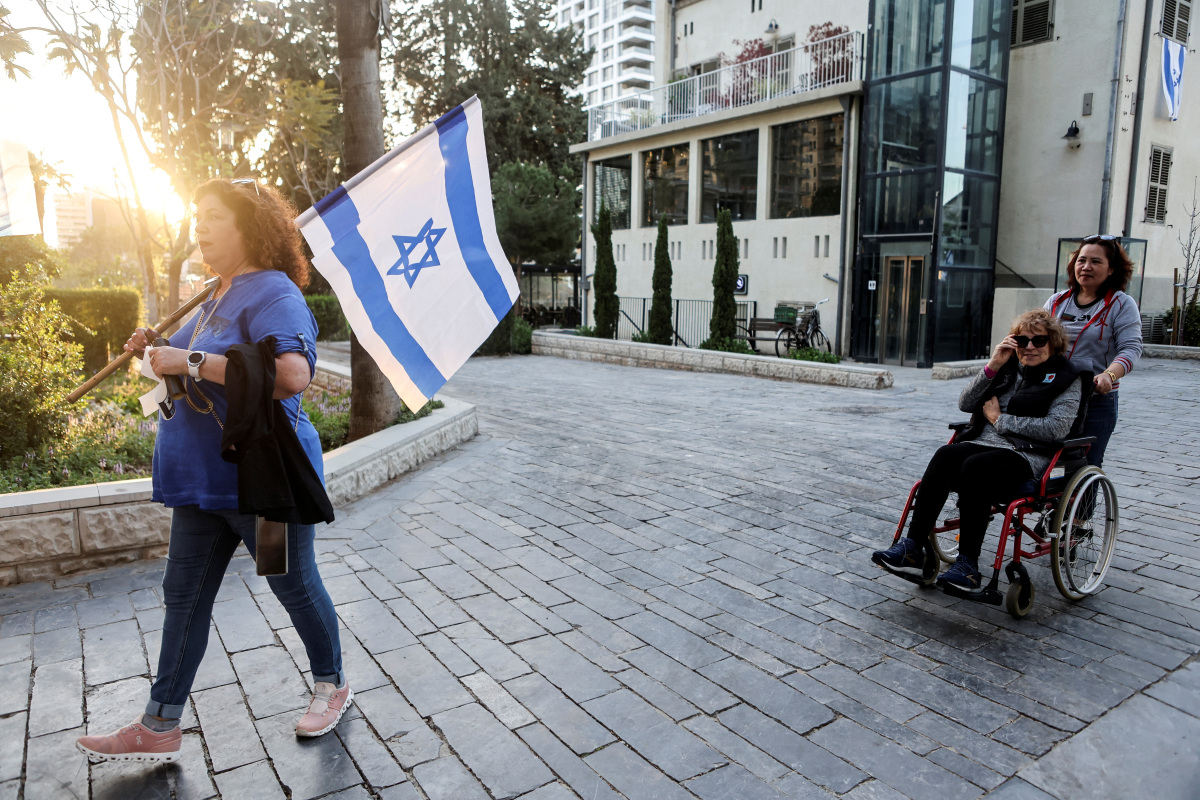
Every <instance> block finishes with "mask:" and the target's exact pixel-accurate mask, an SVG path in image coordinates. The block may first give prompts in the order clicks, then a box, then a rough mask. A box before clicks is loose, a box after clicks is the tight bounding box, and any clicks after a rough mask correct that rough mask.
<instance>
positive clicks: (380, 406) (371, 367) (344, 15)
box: [337, 0, 416, 441]
mask: <svg viewBox="0 0 1200 800" xmlns="http://www.w3.org/2000/svg"><path fill="white" fill-rule="evenodd" d="M380 2H381V0H338V3H337V39H338V60H339V61H340V62H341V86H342V116H343V119H344V120H345V136H346V139H345V144H346V162H345V164H346V176H347V177H349V176H351V175H355V174H357V173H358V172H360V171H361V170H362V169H363V168H364V167H366V166H368V165H369V164H371V162H373V161H375V160H376V159H377V158H379V157H380V156H382V155H383V98H382V94H381V88H380V84H379V4H380ZM382 2H387V0H382ZM350 391H351V394H350V434H349V438H350V441H354V440H355V439H361V438H362V437H364V436H367V435H370V434H372V433H375V432H376V431H381V430H383V429H384V428H386V427H387V426H388V425H390V424H391V423H392V422H394V421H395V419H396V417H397V416H398V415H399V414H400V408H401V405H400V397H399V396H398V395H397V394H396V391H395V390H394V389H393V388H392V385H391V384H390V383H389V382H388V380H387V378H385V377H384V376H383V373H382V372H380V371H379V367H377V366H376V365H375V362H374V361H373V360H372V359H371V356H370V355H369V354H368V353H367V351H366V350H364V349H363V348H362V345H360V344H359V343H358V338H357V337H356V336H354V334H351V335H350ZM413 410H414V411H415V410H416V409H413Z"/></svg>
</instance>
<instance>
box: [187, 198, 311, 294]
mask: <svg viewBox="0 0 1200 800" xmlns="http://www.w3.org/2000/svg"><path fill="white" fill-rule="evenodd" d="M208 195H214V196H216V198H217V199H218V200H220V201H221V202H222V203H223V204H224V205H225V206H227V207H228V208H229V209H230V210H232V211H233V215H234V219H235V220H236V224H237V229H238V230H239V231H241V233H242V238H243V239H244V240H245V243H246V255H247V256H249V258H250V263H252V264H253V265H254V266H256V267H259V268H260V269H276V270H279V271H280V272H283V273H286V274H287V276H288V277H289V278H291V279H292V283H294V284H296V285H297V286H299V287H300V288H301V289H303V288H304V287H305V286H308V282H309V280H311V279H312V265H311V264H309V263H308V259H307V258H305V257H304V248H303V246H302V245H301V241H300V231H299V230H298V229H297V228H296V225H295V223H294V222H293V220H294V219H295V218H296V215H297V213H298V212H297V211H296V207H295V206H293V205H292V204H291V203H290V202H289V201H288V200H287V198H285V197H284V196H283V195H281V194H280V193H279V192H277V191H276V190H275V189H274V188H272V187H270V186H268V185H266V184H264V183H258V182H238V183H234V182H233V181H231V180H230V179H228V178H213V179H212V180H210V181H208V182H207V183H204V184H203V185H201V186H200V188H198V189H197V190H196V191H195V193H194V194H193V195H192V204H193V205H194V204H196V203H199V202H200V200H201V198H204V197H207V196H208Z"/></svg>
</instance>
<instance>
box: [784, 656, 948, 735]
mask: <svg viewBox="0 0 1200 800" xmlns="http://www.w3.org/2000/svg"><path fill="white" fill-rule="evenodd" d="M808 674H809V675H810V676H811V677H813V678H816V679H817V680H819V681H821V683H824V684H826V685H827V686H831V687H833V688H834V689H837V690H838V691H839V692H841V693H842V694H844V695H846V696H847V697H852V698H854V699H855V700H857V701H859V702H860V703H862V704H863V705H865V706H867V707H868V708H872V709H874V710H876V711H878V712H879V713H881V714H883V715H884V716H886V717H888V718H889V719H893V720H895V721H896V722H907V721H908V720H910V719H912V718H913V717H915V716H917V715H918V714H920V713H921V712H923V711H924V710H925V709H924V707H923V706H920V705H918V704H916V703H914V702H912V701H911V700H907V699H905V698H904V697H902V696H900V695H898V694H896V693H895V692H893V691H892V690H890V689H886V688H884V687H882V686H880V685H879V684H878V683H875V682H874V681H870V680H867V679H866V678H864V677H862V676H861V675H859V674H858V673H857V672H854V671H852V670H849V669H846V668H845V667H843V666H841V665H840V664H830V665H828V666H824V667H821V668H820V669H817V670H813V671H811V672H809V673H808Z"/></svg>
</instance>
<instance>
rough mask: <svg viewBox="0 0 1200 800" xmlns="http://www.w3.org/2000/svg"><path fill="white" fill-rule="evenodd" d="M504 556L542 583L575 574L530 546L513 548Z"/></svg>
mask: <svg viewBox="0 0 1200 800" xmlns="http://www.w3.org/2000/svg"><path fill="white" fill-rule="evenodd" d="M505 555H507V556H509V557H510V558H512V559H513V560H514V561H516V562H517V563H518V564H520V565H521V566H522V567H524V568H525V569H527V570H529V572H530V573H531V574H532V575H534V576H536V577H537V578H538V579H540V580H543V581H552V580H556V579H558V578H565V577H567V576H568V575H574V574H575V570H573V569H571V568H570V567H568V566H567V565H566V564H564V563H562V561H561V560H559V559H558V558H555V557H554V556H552V555H550V554H549V553H547V552H546V551H544V550H540V549H538V548H537V547H532V546H530V545H524V546H521V547H514V548H512V549H511V550H507V551H505Z"/></svg>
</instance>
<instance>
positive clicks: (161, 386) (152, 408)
mask: <svg viewBox="0 0 1200 800" xmlns="http://www.w3.org/2000/svg"><path fill="white" fill-rule="evenodd" d="M152 352H154V348H153V347H147V348H146V357H145V358H143V359H142V366H141V368H139V369H138V372H139V373H140V374H141V375H143V376H145V377H147V378H149V379H150V380H152V381H158V385H156V386H155V387H154V388H153V389H151V390H150V391H148V392H146V393H145V394H144V395H142V396H141V397H139V398H138V402H139V403H141V404H142V416H144V417H148V416H150V415H151V414H153V413H154V412H156V411H158V404H159V403H161V402H162V401H163V400H166V399H167V385H166V383H164V382H163V379H162V378H160V377H158V376H157V375H155V374H154V369H153V368H152V367H151V366H150V354H151V353H152Z"/></svg>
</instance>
